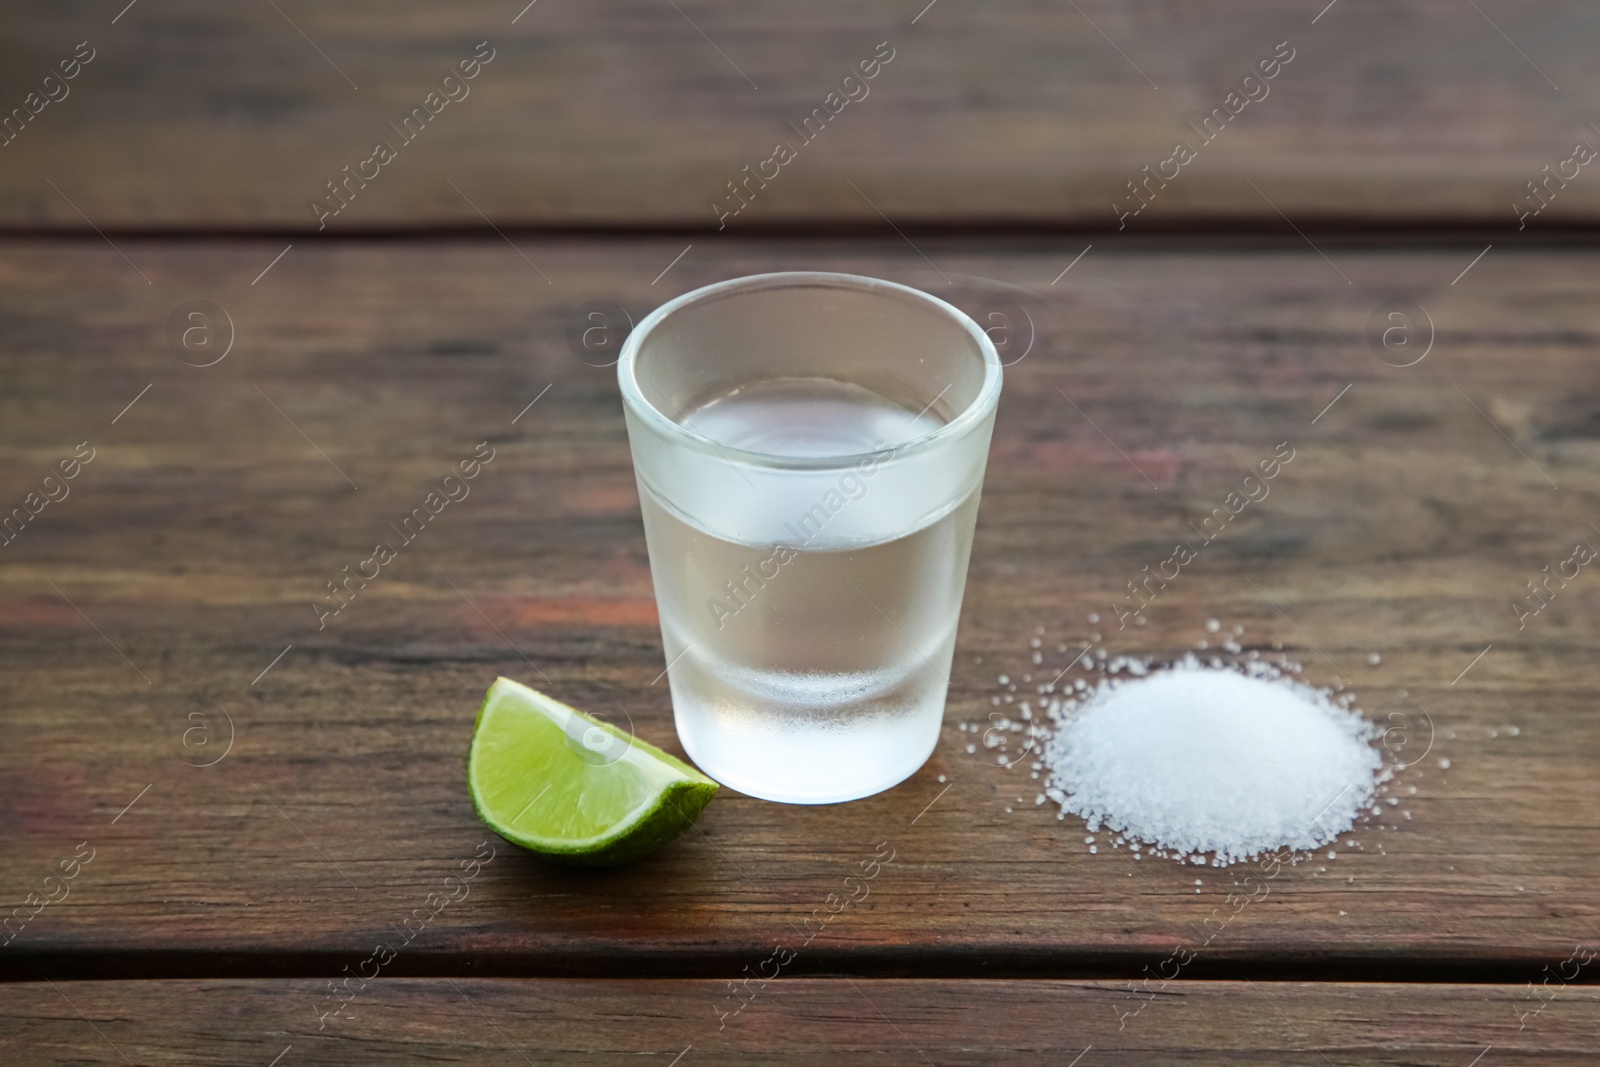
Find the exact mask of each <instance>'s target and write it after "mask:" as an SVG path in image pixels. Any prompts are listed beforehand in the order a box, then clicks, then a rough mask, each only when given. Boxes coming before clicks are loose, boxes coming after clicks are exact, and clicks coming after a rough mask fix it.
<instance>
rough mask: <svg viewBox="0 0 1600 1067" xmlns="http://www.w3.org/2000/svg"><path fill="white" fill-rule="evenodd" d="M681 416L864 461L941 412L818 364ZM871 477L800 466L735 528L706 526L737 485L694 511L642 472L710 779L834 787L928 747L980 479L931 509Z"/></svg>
mask: <svg viewBox="0 0 1600 1067" xmlns="http://www.w3.org/2000/svg"><path fill="white" fill-rule="evenodd" d="M679 421H680V422H681V423H682V424H684V425H686V426H687V427H689V428H691V429H693V430H695V431H697V432H699V433H701V434H704V435H705V436H707V437H710V438H711V439H712V440H714V441H716V442H718V443H719V444H720V445H723V446H732V447H735V448H742V449H748V450H752V451H759V452H764V453H767V454H769V455H780V456H791V457H801V456H804V457H827V456H849V455H860V454H867V453H870V454H872V455H873V456H875V457H877V459H878V461H879V462H892V457H893V453H894V450H895V448H896V447H897V446H899V445H903V444H906V443H907V442H910V441H912V440H914V439H916V438H919V437H922V436H924V435H926V434H928V433H930V432H932V431H933V430H935V429H937V428H938V427H939V425H940V421H939V419H938V418H937V417H936V416H935V415H933V414H932V413H928V412H924V413H918V412H915V411H912V410H909V409H907V408H905V407H902V406H900V405H898V404H895V403H893V402H892V401H890V400H888V399H886V398H884V397H882V396H880V395H878V394H877V393H874V392H871V391H870V390H868V389H866V388H863V387H862V386H859V385H854V384H850V383H846V382H842V381H835V380H831V379H824V378H788V379H784V378H779V379H769V380H764V381H760V382H757V383H754V384H750V385H746V386H742V387H740V388H738V389H735V390H734V391H732V392H731V393H728V394H727V395H724V396H720V397H716V398H714V399H712V400H711V401H709V402H707V403H704V404H701V405H700V406H698V407H696V408H694V409H693V410H692V411H689V412H687V413H686V414H684V415H683V416H682V417H681V418H680V420H679ZM881 475H882V471H881V470H878V469H875V468H873V467H872V466H871V465H870V464H868V465H866V466H861V465H854V466H846V467H842V468H841V470H840V474H839V477H838V479H836V480H830V483H829V484H830V488H829V491H827V492H824V493H821V494H818V493H817V492H816V490H815V488H814V487H815V484H816V483H815V481H812V482H809V483H807V484H810V485H811V486H813V488H812V489H810V490H809V491H807V492H797V493H796V496H795V498H794V500H793V505H792V509H791V511H790V513H789V514H788V515H787V516H785V515H779V516H775V517H773V521H772V522H771V523H768V524H766V529H765V530H764V531H762V533H763V534H764V536H758V537H752V538H751V539H750V540H749V541H736V540H729V539H727V537H725V536H722V535H717V534H712V533H710V532H708V529H707V528H708V527H714V528H716V529H719V530H723V531H727V530H729V529H737V528H738V526H739V524H738V522H737V521H736V520H735V519H734V518H733V512H734V511H736V510H737V507H738V501H736V500H732V499H729V500H727V501H726V505H727V507H728V509H729V514H728V515H727V516H716V515H709V516H705V515H703V516H700V517H699V520H700V521H696V518H695V517H690V516H685V515H683V514H681V513H680V512H678V511H677V510H675V509H674V508H672V507H671V506H670V505H669V504H668V503H667V502H665V501H664V500H662V499H660V498H659V497H658V495H657V494H656V493H655V492H653V491H652V490H651V489H650V488H649V486H647V485H646V484H644V482H643V480H642V479H641V484H640V487H639V488H640V497H641V504H642V508H643V512H644V523H645V530H646V534H647V540H648V543H649V547H650V556H651V568H652V573H653V576H654V580H655V587H656V595H657V600H658V603H659V605H660V610H661V629H662V636H663V641H664V645H665V649H664V651H665V654H666V656H667V660H668V662H669V663H670V664H671V667H670V669H669V672H668V673H669V677H670V684H671V687H672V701H673V709H674V714H675V716H676V720H677V728H678V735H679V738H680V739H681V740H682V742H683V745H684V748H685V749H686V750H687V751H688V753H689V755H690V757H691V758H693V759H694V761H695V763H697V764H698V765H699V766H700V767H701V769H702V770H704V771H705V772H706V773H707V774H710V775H711V776H712V777H714V778H716V779H717V780H718V781H720V782H723V783H724V784H726V785H728V786H731V787H733V788H735V789H738V790H740V791H741V792H745V793H749V794H751V795H753V796H758V797H762V798H765V799H768V800H777V801H784V802H788V803H801V804H822V803H831V802H836V801H841V800H850V799H854V798H857V797H862V796H867V795H869V794H872V793H875V792H878V791H880V790H883V789H887V788H888V787H889V786H892V785H894V784H895V783H897V782H899V781H901V780H903V779H904V778H906V777H908V776H909V775H910V774H912V773H913V772H914V771H916V769H917V768H918V767H920V766H921V765H922V764H923V762H924V761H926V759H927V758H928V756H929V755H930V754H931V753H932V751H933V748H934V745H935V743H936V742H937V740H938V737H939V729H940V725H941V721H942V718H943V709H944V694H945V689H946V686H947V684H948V678H949V670H950V662H951V656H952V654H953V651H954V646H955V636H956V622H957V617H958V616H959V615H960V610H961V595H962V590H963V587H964V585H965V581H966V570H967V559H968V555H969V554H970V551H971V547H972V529H973V523H974V513H975V511H976V509H977V506H978V494H979V489H978V487H976V486H974V487H973V488H972V489H971V490H970V491H969V492H966V493H965V494H963V495H960V496H959V497H957V498H956V499H953V500H951V501H949V503H948V505H947V506H945V507H944V508H943V509H942V510H941V511H939V512H938V513H936V514H932V515H927V514H923V515H903V516H900V515H895V514H893V513H892V511H891V512H889V513H887V514H884V513H883V504H884V503H885V502H886V500H887V499H888V497H887V495H885V496H884V497H882V498H879V499H878V500H871V497H872V494H873V492H874V478H875V477H877V476H881ZM796 480H797V482H799V481H801V480H802V479H800V478H798V477H797V478H796ZM850 509H856V513H855V514H854V515H851V514H849V510H850ZM869 510H872V514H871V521H870V523H869V524H868V525H870V527H871V528H870V529H868V530H863V528H862V527H863V523H862V521H861V520H862V519H863V518H864V517H865V516H866V515H867V514H868V512H869Z"/></svg>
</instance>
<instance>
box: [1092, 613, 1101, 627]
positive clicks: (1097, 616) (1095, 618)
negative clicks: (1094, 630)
mask: <svg viewBox="0 0 1600 1067" xmlns="http://www.w3.org/2000/svg"><path fill="white" fill-rule="evenodd" d="M1099 621H1100V613H1099V612H1098V611H1091V612H1089V623H1090V625H1093V624H1094V623H1097V622H1099Z"/></svg>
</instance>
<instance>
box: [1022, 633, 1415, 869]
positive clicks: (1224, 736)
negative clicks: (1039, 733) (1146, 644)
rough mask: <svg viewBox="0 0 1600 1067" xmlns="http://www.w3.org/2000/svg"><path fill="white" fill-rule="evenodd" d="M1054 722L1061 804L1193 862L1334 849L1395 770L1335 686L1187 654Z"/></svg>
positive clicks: (1095, 825) (1052, 756) (1109, 684)
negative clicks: (1332, 691) (1331, 691)
mask: <svg viewBox="0 0 1600 1067" xmlns="http://www.w3.org/2000/svg"><path fill="white" fill-rule="evenodd" d="M1261 666H1265V665H1261ZM1052 717H1053V718H1055V719H1056V721H1057V730H1056V732H1055V736H1054V737H1053V738H1051V740H1050V742H1049V744H1048V747H1047V748H1046V757H1047V762H1048V763H1049V765H1050V776H1049V778H1048V780H1047V782H1046V784H1047V786H1053V787H1055V789H1056V790H1057V791H1058V792H1060V793H1062V794H1065V800H1064V801H1063V802H1062V805H1061V806H1062V809H1063V810H1064V811H1068V812H1072V813H1074V814H1077V815H1081V816H1082V817H1083V818H1084V820H1085V822H1086V823H1087V826H1088V829H1089V830H1090V831H1096V830H1099V829H1101V828H1102V824H1103V825H1104V828H1105V829H1106V831H1107V832H1108V833H1123V834H1125V835H1127V836H1128V837H1136V838H1139V839H1141V840H1143V841H1145V842H1149V843H1152V844H1154V845H1156V846H1158V847H1160V848H1162V849H1166V850H1170V851H1171V852H1172V853H1174V854H1175V855H1176V856H1177V857H1178V858H1182V857H1183V856H1185V855H1187V856H1189V857H1190V859H1191V861H1192V862H1194V863H1204V862H1205V860H1204V858H1202V857H1201V856H1199V855H1196V854H1197V853H1214V854H1215V857H1216V861H1217V862H1218V863H1219V864H1226V863H1232V862H1237V861H1239V860H1243V859H1246V858H1248V857H1250V856H1253V855H1256V854H1258V853H1261V852H1265V851H1270V850H1275V849H1278V848H1281V847H1283V846H1286V845H1287V846H1288V847H1290V848H1293V849H1297V850H1311V849H1315V848H1317V847H1319V846H1321V845H1325V844H1328V843H1330V842H1332V841H1333V840H1334V839H1335V838H1336V837H1337V836H1338V835H1339V834H1340V833H1341V832H1343V831H1344V830H1347V829H1349V828H1350V826H1351V825H1352V824H1353V822H1354V820H1355V818H1356V816H1357V815H1358V814H1359V813H1361V812H1362V811H1363V810H1365V809H1367V808H1369V807H1371V806H1372V803H1373V796H1374V793H1375V790H1376V787H1377V784H1378V783H1379V782H1380V781H1383V780H1385V779H1386V778H1387V777H1388V774H1389V772H1388V771H1387V770H1386V769H1385V768H1384V767H1383V763H1382V758H1381V755H1380V753H1379V751H1378V749H1377V748H1375V747H1374V746H1373V744H1372V742H1373V740H1374V739H1375V738H1376V737H1377V734H1378V731H1377V730H1376V728H1375V727H1373V726H1372V725H1371V724H1370V723H1368V722H1367V721H1366V720H1365V719H1364V718H1362V717H1361V716H1360V715H1359V714H1358V713H1356V712H1353V711H1349V710H1347V709H1345V708H1343V707H1341V706H1339V705H1337V704H1335V703H1333V702H1332V701H1331V700H1330V699H1329V698H1328V694H1327V693H1325V692H1323V691H1321V690H1317V689H1313V688H1311V687H1310V686H1307V685H1304V684H1302V683H1300V682H1297V681H1295V680H1293V679H1291V678H1284V677H1277V678H1273V679H1272V680H1268V679H1267V678H1263V677H1253V676H1249V675H1247V674H1244V673H1239V672H1237V671H1234V670H1226V669H1218V668H1216V667H1213V668H1206V667H1202V666H1201V665H1200V663H1199V661H1198V660H1196V659H1195V658H1194V657H1192V656H1189V657H1186V658H1185V659H1184V660H1183V661H1182V662H1180V663H1178V664H1177V665H1175V666H1173V667H1171V668H1168V669H1164V670H1157V671H1152V672H1150V673H1149V674H1148V675H1146V676H1144V677H1139V678H1135V679H1133V680H1128V681H1118V680H1115V679H1108V680H1106V681H1104V682H1102V683H1101V684H1100V685H1099V686H1098V687H1097V688H1095V689H1094V690H1092V691H1091V692H1090V693H1088V694H1087V696H1085V697H1084V698H1083V699H1082V703H1078V704H1073V703H1067V704H1065V705H1053V706H1052ZM1329 858H1332V857H1331V856H1330V857H1329Z"/></svg>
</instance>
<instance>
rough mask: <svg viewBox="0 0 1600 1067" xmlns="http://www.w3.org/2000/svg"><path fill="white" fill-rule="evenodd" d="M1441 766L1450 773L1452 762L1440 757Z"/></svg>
mask: <svg viewBox="0 0 1600 1067" xmlns="http://www.w3.org/2000/svg"><path fill="white" fill-rule="evenodd" d="M1439 766H1440V768H1441V769H1443V770H1447V771H1448V770H1449V769H1450V761H1449V760H1447V759H1445V758H1444V757H1443V756H1440V757H1439Z"/></svg>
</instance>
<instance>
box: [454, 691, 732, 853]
mask: <svg viewBox="0 0 1600 1067" xmlns="http://www.w3.org/2000/svg"><path fill="white" fill-rule="evenodd" d="M467 788H468V790H469V791H470V792H471V793H472V803H473V806H475V807H476V808H477V809H478V817H479V818H481V819H482V820H483V821H484V822H485V823H487V824H488V825H489V828H490V829H492V830H493V831H494V832H495V833H497V834H499V835H500V836H501V837H503V838H505V839H506V840H507V841H510V842H511V843H512V844H514V845H520V846H522V847H523V848H525V849H528V850H530V851H532V852H537V853H539V854H540V855H542V856H545V857H546V858H548V859H552V860H556V861H558V862H563V863H572V864H582V865H586V866H596V867H602V866H609V865H612V864H617V863H627V862H629V861H630V860H636V859H639V858H640V857H641V856H645V855H647V854H649V853H651V852H654V851H655V850H656V849H658V848H660V847H661V846H662V845H664V844H666V843H667V842H668V841H671V840H672V839H673V838H674V837H677V836H678V835H679V834H681V833H682V832H683V831H684V830H687V829H688V828H689V826H690V825H691V824H692V823H693V822H694V820H695V819H696V818H698V817H699V815H700V812H701V811H702V810H704V808H705V806H706V804H707V803H708V802H709V801H710V800H711V797H712V794H714V793H715V792H716V791H717V783H716V782H714V781H712V780H711V779H710V778H707V777H706V776H705V775H703V774H701V773H700V772H699V771H697V770H695V769H694V768H693V767H691V766H689V765H688V764H687V763H684V762H683V761H682V760H680V759H676V758H674V757H672V756H669V755H668V754H667V753H665V752H663V751H661V750H660V749H659V748H656V747H655V746H654V745H649V744H646V743H645V742H643V741H641V740H639V739H638V738H635V737H630V736H628V735H627V734H626V733H624V732H622V731H621V730H618V729H617V728H616V727H614V726H612V725H610V724H609V723H604V722H601V721H600V720H598V719H595V718H592V717H591V716H588V715H585V714H584V713H583V712H581V711H578V710H577V709H575V708H570V707H568V706H567V705H565V704H563V703H561V702H560V701H559V700H554V699H552V698H550V697H548V696H545V695H544V694H543V693H541V692H539V691H538V690H535V689H529V688H528V687H527V686H525V685H521V684H519V683H517V682H513V681H512V680H511V679H509V678H498V679H496V680H495V683H494V684H493V685H491V686H490V687H489V692H488V695H487V696H485V697H484V699H483V707H482V708H480V709H479V710H478V724H477V726H476V727H475V728H474V730H473V733H472V749H471V751H470V752H469V753H468V755H467Z"/></svg>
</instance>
